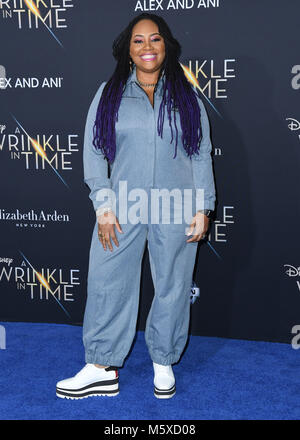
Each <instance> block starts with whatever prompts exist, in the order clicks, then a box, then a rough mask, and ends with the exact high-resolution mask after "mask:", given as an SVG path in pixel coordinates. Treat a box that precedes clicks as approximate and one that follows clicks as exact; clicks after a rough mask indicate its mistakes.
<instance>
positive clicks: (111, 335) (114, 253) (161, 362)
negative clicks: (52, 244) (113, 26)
mask: <svg viewBox="0 0 300 440" xmlns="http://www.w3.org/2000/svg"><path fill="white" fill-rule="evenodd" d="M180 52H181V48H180V45H179V43H178V42H177V40H175V39H174V37H173V36H172V34H171V31H170V29H169V27H168V25H167V24H166V22H165V21H164V20H163V19H162V17H159V16H157V15H154V14H145V13H144V14H141V15H139V16H137V17H135V18H134V19H133V20H132V21H131V22H130V23H129V25H128V26H127V28H126V29H125V30H124V31H123V32H122V33H121V34H120V35H119V37H118V38H117V39H116V40H115V41H114V43H113V55H114V57H115V58H116V60H117V66H116V68H115V71H114V73H113V75H112V77H111V78H110V79H109V80H108V81H107V82H106V81H104V82H102V83H101V84H100V86H99V88H98V90H97V92H96V94H95V96H94V99H93V101H92V103H91V106H90V108H89V112H88V116H87V121H86V127H85V135H84V152H83V164H84V181H85V183H87V185H88V186H89V188H90V195H89V197H90V199H91V200H92V202H93V206H94V209H95V211H96V216H97V219H96V222H95V226H94V230H93V235H92V242H91V249H90V259H89V272H88V283H87V287H88V295H87V303H86V308H85V314H84V322H83V343H84V347H85V360H86V363H87V365H86V366H85V367H84V368H83V369H82V370H81V371H80V372H79V373H78V374H77V375H75V376H74V377H73V378H70V379H66V380H63V381H60V382H58V384H57V395H58V396H59V397H69V398H76V399H77V398H82V397H86V396H88V395H95V394H96V395H117V394H118V393H119V387H118V384H119V376H118V368H119V367H121V366H122V365H123V363H124V360H125V358H126V356H127V354H128V352H129V350H130V348H131V345H132V342H133V339H134V336H135V332H136V322H137V314H138V306H139V294H140V292H139V289H140V278H141V263H142V258H143V253H144V250H145V246H146V242H148V251H149V260H150V267H151V274H152V278H153V284H154V289H155V295H154V299H153V302H152V304H151V309H150V311H149V315H148V318H147V322H146V329H145V340H146V344H147V347H148V351H149V355H150V357H151V359H152V362H153V370H154V380H153V383H154V395H155V397H157V398H164V399H165V398H170V397H172V396H174V394H175V392H176V387H175V377H174V374H173V370H172V364H173V363H176V362H178V360H179V358H180V356H181V354H182V352H183V350H184V347H185V344H186V341H187V337H188V328H189V317H190V293H191V286H192V281H193V270H194V264H195V258H196V251H197V245H198V242H199V240H200V239H202V238H203V237H204V236H205V234H206V231H207V230H208V226H209V218H208V216H207V215H206V214H208V210H213V209H214V204H215V187H214V179H213V173H212V159H211V142H210V132H209V121H208V117H207V113H206V110H205V107H204V104H203V103H202V100H201V99H200V98H199V96H198V95H197V94H196V92H195V90H194V89H193V87H192V86H191V84H190V83H189V82H188V80H187V78H186V77H185V75H184V72H183V69H182V68H181V65H180V63H179V55H180ZM165 112H167V116H168V117H166V118H165ZM174 129H175V136H174ZM174 138H175V139H174ZM174 140H175V142H174ZM174 144H175V145H174ZM174 150H175V151H174ZM104 159H106V160H104ZM107 162H108V163H107ZM108 165H110V171H111V173H110V177H108ZM121 182H122V183H125V184H126V189H127V190H128V192H130V193H131V194H132V198H131V201H133V200H134V199H135V198H139V197H140V193H141V191H143V192H144V193H145V200H147V201H148V200H149V201H150V202H149V203H148V202H147V203H148V205H147V206H146V211H147V212H148V216H147V221H146V222H144V221H143V218H141V217H139V218H138V217H137V216H136V215H135V216H134V220H133V221H124V222H122V223H121V224H122V228H121V224H120V222H119V220H120V217H121V215H120V217H119V218H118V217H117V212H119V213H121V214H122V218H123V214H125V216H124V217H125V218H126V219H127V216H126V212H127V211H128V208H129V203H127V202H126V203H123V202H122V200H124V197H123V196H124V194H122V193H121V191H119V190H118V187H119V183H121ZM163 189H167V190H169V192H168V194H169V193H170V192H171V191H172V193H174V194H176V193H177V194H179V195H181V194H183V193H184V191H186V190H189V191H190V194H192V195H193V196H194V199H195V194H196V192H197V191H198V190H199V191H202V192H203V194H204V197H203V208H204V210H202V212H200V211H198V212H196V210H193V211H192V212H191V214H190V216H189V218H188V225H189V232H190V233H192V232H193V231H194V235H192V236H191V238H189V239H188V240H186V235H190V234H188V233H187V231H186V224H185V222H178V219H180V215H179V214H180V213H181V211H182V200H181V198H180V199H178V200H173V201H174V204H173V205H174V212H166V208H165V209H162V211H163V213H162V215H161V212H160V211H159V209H157V207H153V204H152V203H151V195H152V190H163ZM112 190H113V192H112ZM103 193H104V195H105V196H104V197H102V194H103ZM113 195H115V200H116V203H115V206H114V205H113V202H112V198H113ZM105 198H106V200H105ZM125 199H126V197H125ZM126 200H127V199H126ZM192 203H193V201H192ZM170 206H171V204H170ZM193 206H195V200H194V203H193ZM115 208H118V209H115ZM167 209H169V204H168V205H167ZM197 209H198V208H197ZM153 210H155V212H153ZM168 214H169V216H168ZM166 217H169V218H170V219H171V221H173V224H166V223H165V222H164V219H165V218H166ZM136 218H137V220H138V221H136ZM153 218H154V221H153ZM174 220H176V222H175V221H174ZM115 229H116V230H115ZM116 232H118V236H117V235H116ZM111 240H112V241H113V242H114V244H115V245H116V247H115V249H113V247H112V243H111ZM107 247H108V248H109V250H110V252H107V250H108V249H107Z"/></svg>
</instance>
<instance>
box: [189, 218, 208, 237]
mask: <svg viewBox="0 0 300 440" xmlns="http://www.w3.org/2000/svg"><path fill="white" fill-rule="evenodd" d="M208 226H209V218H208V217H207V215H205V214H203V213H202V212H197V213H196V215H195V216H194V217H193V220H192V223H191V224H190V229H189V230H188V233H187V235H191V234H193V232H194V234H193V237H192V238H189V239H188V240H186V242H187V243H190V242H194V241H200V240H202V238H204V236H205V234H206V232H207V230H208ZM194 228H195V230H194Z"/></svg>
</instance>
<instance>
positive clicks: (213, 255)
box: [0, 0, 300, 343]
mask: <svg viewBox="0 0 300 440" xmlns="http://www.w3.org/2000/svg"><path fill="white" fill-rule="evenodd" d="M141 12H153V13H156V14H158V15H161V16H162V17H163V18H164V19H165V20H166V21H167V23H168V25H169V26H170V28H171V30H172V32H173V34H174V36H175V38H177V39H178V41H179V42H180V44H181V46H182V55H181V60H180V61H181V63H182V64H183V65H185V66H187V67H188V68H189V69H190V70H191V71H192V73H193V74H194V75H195V77H196V78H197V81H198V85H199V91H200V93H201V94H202V99H203V102H204V104H205V107H206V109H207V112H208V115H209V119H210V123H211V137H212V144H213V161H214V173H215V180H216V189H217V209H216V217H215V219H214V221H213V222H212V223H211V228H210V231H209V232H210V233H209V239H208V241H206V242H203V243H199V245H198V254H197V260H196V265H195V272H194V283H193V286H191V293H190V295H191V324H190V333H191V334H193V335H206V336H207V335H208V336H219V337H226V338H227V337H228V338H242V339H253V340H265V341H278V342H285V343H290V342H291V340H292V338H293V337H297V334H298V332H299V331H300V255H299V162H300V122H299V121H300V108H299V103H300V58H299V50H298V46H299V44H298V43H299V23H298V20H299V14H300V2H299V1H298V0H288V1H286V2H282V1H279V0H277V1H276V0H252V1H249V0H181V1H179V0H178V1H176V0H143V1H142V0H141V1H136V0H110V1H106V0H98V1H96V0H81V1H80V0H41V1H39V0H36V1H29V0H28V1H25V0H23V1H22V0H6V1H1V0H0V39H1V46H0V185H1V186H0V236H1V243H0V320H1V321H31V322H51V323H65V324H73V325H81V324H82V320H83V313H84V307H85V301H86V294H87V271H88V258H89V248H90V243H91V236H92V230H93V227H94V222H95V212H94V209H93V206H92V203H91V201H90V199H89V197H88V195H89V188H88V187H87V186H86V185H85V184H84V182H83V163H82V152H83V135H84V127H85V121H86V117H87V112H88V109H89V105H90V103H91V100H92V98H93V97H94V94H95V93H96V90H97V89H98V87H99V85H100V84H101V82H103V81H107V80H108V79H109V78H110V76H111V75H112V73H113V70H114V68H115V60H114V58H113V56H112V42H113V40H114V39H115V38H116V36H117V35H118V34H119V33H120V32H121V31H122V30H123V29H124V28H125V27H126V26H127V24H128V22H129V21H130V20H131V19H132V18H133V17H134V16H135V15H138V14H140V13H141ZM99 245H100V243H99ZM124 270H126V268H124ZM153 295H154V290H153V284H152V277H151V271H150V266H149V259H148V253H147V249H146V251H145V254H144V258H143V265H142V278H141V294H140V309H139V316H138V325H137V330H144V328H145V322H146V318H147V314H148V311H149V309H150V306H151V302H152V299H153Z"/></svg>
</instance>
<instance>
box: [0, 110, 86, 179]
mask: <svg viewBox="0 0 300 440" xmlns="http://www.w3.org/2000/svg"><path fill="white" fill-rule="evenodd" d="M12 118H13V119H14V121H15V122H16V124H17V125H16V128H15V129H14V131H13V133H8V132H7V128H6V125H5V124H1V123H0V153H1V152H2V153H4V152H5V151H6V152H8V154H9V157H10V159H11V160H21V161H23V162H24V167H25V169H26V170H33V169H34V170H46V169H48V168H51V169H52V170H53V172H54V173H55V174H56V176H57V178H59V179H60V180H61V182H62V183H63V184H64V185H65V186H67V187H68V184H67V183H66V182H65V180H64V179H63V178H62V176H61V175H60V173H59V172H58V170H62V171H70V170H72V161H71V159H72V154H73V153H74V152H78V151H79V149H78V148H77V147H78V139H77V138H78V135H77V134H68V135H65V136H64V137H62V136H61V135H59V134H50V135H45V134H43V135H41V134H37V135H35V137H32V135H30V134H29V133H28V131H27V129H26V128H25V127H24V126H23V124H21V122H20V121H19V120H17V119H16V118H15V116H14V115H12Z"/></svg>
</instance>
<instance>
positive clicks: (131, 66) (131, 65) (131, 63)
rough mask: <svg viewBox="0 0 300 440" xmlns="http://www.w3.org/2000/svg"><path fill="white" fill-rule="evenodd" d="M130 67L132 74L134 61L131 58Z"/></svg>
mask: <svg viewBox="0 0 300 440" xmlns="http://www.w3.org/2000/svg"><path fill="white" fill-rule="evenodd" d="M129 67H130V71H131V72H132V68H133V61H132V59H131V58H130V59H129Z"/></svg>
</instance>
